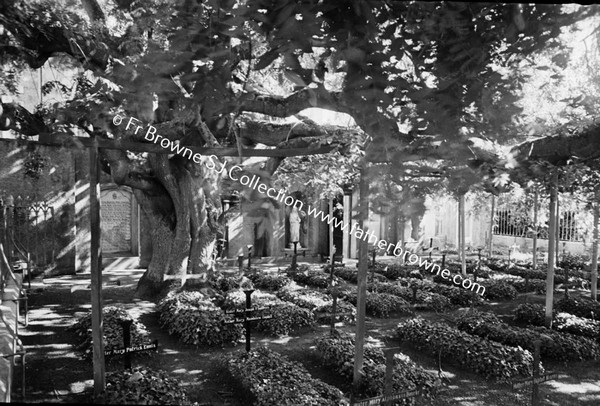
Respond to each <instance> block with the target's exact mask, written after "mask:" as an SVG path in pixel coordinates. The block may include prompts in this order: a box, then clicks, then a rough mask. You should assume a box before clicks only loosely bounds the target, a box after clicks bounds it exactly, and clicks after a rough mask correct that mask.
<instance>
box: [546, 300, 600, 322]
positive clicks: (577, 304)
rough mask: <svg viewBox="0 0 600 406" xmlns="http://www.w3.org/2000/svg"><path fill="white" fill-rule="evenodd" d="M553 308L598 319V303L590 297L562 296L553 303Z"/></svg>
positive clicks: (599, 307)
mask: <svg viewBox="0 0 600 406" xmlns="http://www.w3.org/2000/svg"><path fill="white" fill-rule="evenodd" d="M555 308H556V311H557V312H565V313H569V314H572V315H575V316H579V317H585V318H586V319H591V320H600V303H599V302H596V301H593V300H591V299H581V298H580V299H575V298H573V297H568V298H565V297H563V298H562V299H560V300H558V301H557V302H556V303H555Z"/></svg>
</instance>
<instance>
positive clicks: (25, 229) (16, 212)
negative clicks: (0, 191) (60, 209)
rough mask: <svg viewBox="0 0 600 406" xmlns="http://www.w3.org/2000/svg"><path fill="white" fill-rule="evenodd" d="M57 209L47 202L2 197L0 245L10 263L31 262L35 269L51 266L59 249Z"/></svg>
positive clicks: (0, 201)
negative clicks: (56, 223)
mask: <svg viewBox="0 0 600 406" xmlns="http://www.w3.org/2000/svg"><path fill="white" fill-rule="evenodd" d="M56 237H57V235H56V227H55V219H54V208H53V207H52V206H51V205H49V204H48V202H45V201H33V200H30V199H27V198H22V197H21V196H18V197H17V198H14V197H13V196H7V197H2V196H0V241H1V242H3V243H4V246H5V247H7V256H8V257H9V258H8V259H9V261H11V263H12V262H14V261H18V260H22V261H26V262H27V261H31V262H32V265H33V266H34V268H38V269H39V268H42V269H43V268H45V267H47V266H49V265H51V264H52V263H53V262H54V260H55V258H56V253H57V249H58V246H57V245H58V242H57V238H56Z"/></svg>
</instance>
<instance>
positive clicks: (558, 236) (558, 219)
mask: <svg viewBox="0 0 600 406" xmlns="http://www.w3.org/2000/svg"><path fill="white" fill-rule="evenodd" d="M556 187H557V190H556V241H555V242H554V243H555V244H556V247H555V251H554V255H556V262H555V264H556V265H557V266H558V262H559V261H560V260H559V252H560V250H559V247H560V207H559V206H560V205H559V203H560V197H559V194H558V183H557V186H556Z"/></svg>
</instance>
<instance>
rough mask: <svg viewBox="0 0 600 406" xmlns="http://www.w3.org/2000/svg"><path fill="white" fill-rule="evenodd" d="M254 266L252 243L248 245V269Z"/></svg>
mask: <svg viewBox="0 0 600 406" xmlns="http://www.w3.org/2000/svg"><path fill="white" fill-rule="evenodd" d="M251 266H252V245H248V270H250V269H251Z"/></svg>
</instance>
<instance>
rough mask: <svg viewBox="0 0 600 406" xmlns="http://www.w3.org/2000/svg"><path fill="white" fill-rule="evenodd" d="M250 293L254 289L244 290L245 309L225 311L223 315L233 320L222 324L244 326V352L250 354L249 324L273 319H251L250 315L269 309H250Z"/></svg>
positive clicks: (262, 317) (270, 317)
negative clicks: (232, 317) (230, 316)
mask: <svg viewBox="0 0 600 406" xmlns="http://www.w3.org/2000/svg"><path fill="white" fill-rule="evenodd" d="M252 292H254V289H247V290H244V293H245V294H246V308H245V309H243V310H225V314H232V315H233V316H234V317H235V318H234V319H233V320H225V321H223V323H224V324H244V329H245V330H246V351H247V352H250V342H251V330H250V323H251V322H253V321H261V320H269V319H272V318H273V315H272V314H263V315H261V316H254V317H251V316H250V313H252V312H258V311H262V310H270V307H255V308H253V307H252Z"/></svg>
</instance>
